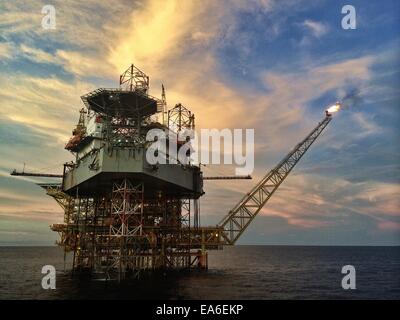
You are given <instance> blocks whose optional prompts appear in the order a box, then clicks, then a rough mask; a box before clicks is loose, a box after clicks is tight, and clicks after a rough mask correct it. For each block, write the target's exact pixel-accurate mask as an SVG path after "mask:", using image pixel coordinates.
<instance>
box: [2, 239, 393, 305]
mask: <svg viewBox="0 0 400 320" xmlns="http://www.w3.org/2000/svg"><path fill="white" fill-rule="evenodd" d="M45 264H51V265H54V266H55V267H56V269H57V270H58V272H57V289H56V290H43V289H42V288H41V277H42V274H41V273H40V271H41V268H42V266H43V265H45ZM347 264H351V265H354V266H355V268H356V271H357V278H356V280H357V289H356V290H348V291H345V290H343V289H342V288H341V279H342V276H343V275H342V274H341V267H342V266H343V265H347ZM63 266H64V263H63V253H62V251H61V249H59V248H56V247H30V248H28V247H13V248H12V247H0V298H1V299H157V298H158V299H400V273H399V271H400V247H294V246H236V247H231V248H225V249H224V250H223V251H218V252H211V253H210V257H209V270H208V271H206V272H190V273H182V272H181V273H179V274H174V275H173V274H169V275H167V276H159V277H157V278H151V279H144V280H141V281H136V282H129V283H124V284H117V283H115V282H104V281H93V280H88V279H80V280H79V279H76V278H75V279H72V278H71V277H70V276H69V275H68V274H65V273H64V272H63Z"/></svg>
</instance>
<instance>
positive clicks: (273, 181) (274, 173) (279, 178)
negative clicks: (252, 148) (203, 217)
mask: <svg viewBox="0 0 400 320" xmlns="http://www.w3.org/2000/svg"><path fill="white" fill-rule="evenodd" d="M331 120H332V117H331V116H329V115H327V116H326V117H325V119H324V120H323V121H322V122H320V123H319V124H318V126H317V127H315V129H314V130H312V131H311V133H310V134H309V135H308V136H307V137H306V138H305V139H304V140H303V141H302V142H300V143H299V144H298V145H297V146H296V147H295V148H294V149H293V150H292V151H291V152H289V154H288V155H287V156H286V157H285V158H284V159H283V160H282V161H281V162H280V163H279V164H278V165H277V166H276V167H275V168H274V169H272V170H271V171H270V172H269V173H268V174H267V175H266V176H265V177H264V178H263V179H262V180H261V181H260V182H259V183H258V184H257V185H256V186H255V187H254V188H253V189H252V190H251V191H250V192H249V193H248V194H246V195H245V196H244V197H243V198H242V200H240V202H239V203H238V204H237V205H236V206H235V207H234V208H233V209H232V210H231V211H229V213H228V215H227V216H226V217H224V219H222V220H221V222H220V223H219V226H220V227H221V228H223V232H222V237H223V239H224V240H225V242H226V244H229V245H233V244H234V243H235V242H236V240H237V239H238V238H239V237H240V236H241V234H242V233H243V232H244V231H245V230H246V228H247V227H248V225H249V224H250V222H251V221H252V220H253V219H254V217H255V216H256V215H257V214H258V213H259V212H260V210H261V209H262V207H263V206H264V205H265V204H266V202H267V201H268V200H269V199H270V198H271V196H272V195H273V194H274V192H275V191H276V190H277V189H278V187H279V186H280V185H281V183H282V182H283V181H284V180H285V178H286V177H287V176H288V174H289V173H290V171H291V170H292V169H293V168H294V166H295V165H296V164H297V162H298V161H299V160H300V159H301V157H302V156H303V155H304V153H305V152H306V151H307V150H308V148H309V147H310V146H311V145H312V144H313V142H314V141H315V140H316V139H317V138H318V136H319V135H320V134H321V132H322V131H323V130H324V129H325V127H326V126H327V125H328V123H329V122H330V121H331Z"/></svg>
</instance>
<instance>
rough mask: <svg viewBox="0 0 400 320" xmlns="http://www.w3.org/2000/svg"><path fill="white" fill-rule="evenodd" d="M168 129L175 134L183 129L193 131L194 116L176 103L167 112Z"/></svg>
mask: <svg viewBox="0 0 400 320" xmlns="http://www.w3.org/2000/svg"><path fill="white" fill-rule="evenodd" d="M168 127H169V128H170V129H171V130H173V131H175V132H180V131H182V130H184V129H191V130H193V129H194V128H195V123H194V114H193V113H192V112H191V111H190V110H189V109H187V108H185V107H184V106H183V105H182V104H180V103H178V104H177V105H175V107H173V108H172V109H170V110H168Z"/></svg>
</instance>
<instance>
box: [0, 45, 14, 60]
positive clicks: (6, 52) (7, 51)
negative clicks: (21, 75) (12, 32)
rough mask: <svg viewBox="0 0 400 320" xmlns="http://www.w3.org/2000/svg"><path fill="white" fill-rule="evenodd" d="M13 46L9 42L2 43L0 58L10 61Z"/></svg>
mask: <svg viewBox="0 0 400 320" xmlns="http://www.w3.org/2000/svg"><path fill="white" fill-rule="evenodd" d="M11 53H12V46H11V45H10V44H9V43H7V42H0V58H1V59H9V58H11V57H12V54H11Z"/></svg>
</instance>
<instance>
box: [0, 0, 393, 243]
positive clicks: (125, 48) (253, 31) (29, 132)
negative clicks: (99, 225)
mask: <svg viewBox="0 0 400 320" xmlns="http://www.w3.org/2000/svg"><path fill="white" fill-rule="evenodd" d="M47 4H50V5H53V6H54V8H55V12H56V27H55V29H44V28H43V27H42V23H41V21H42V18H43V17H44V16H45V14H42V12H41V11H42V7H43V6H44V5H47ZM346 4H351V5H353V6H354V8H355V9H356V29H354V30H345V29H343V28H342V25H341V21H342V18H343V16H344V15H343V14H342V13H341V10H342V7H343V6H344V5H346ZM399 12H400V2H399V1H396V0H393V1H391V0H384V1H376V0H375V1H355V0H354V1H353V0H350V1H340V0H338V1H329V0H315V1H306V0H280V1H277V0H276V1H274V0H250V1H238V0H221V1H213V0H203V1H174V0H169V1H156V0H147V1H127V0H121V1H117V0H114V1H95V0H86V1H77V0H76V1H75V0H68V1H50V0H46V1H39V0H34V1H20V0H14V1H2V2H0V70H1V73H0V150H1V157H0V245H52V244H54V241H55V240H56V239H57V237H58V236H57V234H56V233H54V232H52V231H50V229H49V225H50V224H52V223H57V222H62V217H63V213H62V210H61V208H60V207H59V206H58V205H57V204H56V202H55V201H54V200H52V199H51V198H50V197H48V196H46V195H45V192H44V190H42V189H41V188H40V187H38V186H37V185H35V182H47V181H51V180H49V179H47V180H38V179H32V178H24V177H11V176H10V175H9V173H10V171H11V170H12V169H14V168H16V169H18V170H21V169H22V167H23V163H26V170H32V171H33V170H35V171H43V172H54V173H57V172H61V170H62V169H61V168H62V164H63V163H64V162H67V161H70V160H71V159H72V156H71V155H70V154H69V153H68V152H67V151H66V150H64V146H65V143H66V141H67V140H68V138H69V136H70V134H71V130H72V128H73V127H74V126H75V125H76V123H77V120H78V115H79V114H78V110H79V109H80V108H82V106H83V105H82V102H81V101H80V96H81V95H83V94H86V93H88V92H89V91H91V90H94V89H96V88H98V87H106V88H109V87H117V86H118V79H119V74H121V73H122V72H123V71H124V70H125V69H126V68H127V67H128V66H129V65H130V64H131V63H134V64H135V65H136V66H138V67H139V68H140V69H142V70H143V71H144V72H145V73H146V74H148V75H149V76H150V94H151V95H153V96H158V97H160V95H161V84H164V85H165V87H166V93H167V101H168V105H169V106H170V107H171V106H174V105H175V104H176V103H178V102H181V103H182V104H184V105H185V106H187V107H188V108H189V109H191V110H192V111H193V112H194V113H195V114H196V126H197V128H217V129H223V128H231V129H233V128H244V129H245V128H252V129H254V130H255V170H254V172H253V174H252V176H253V180H249V181H248V180H238V181H206V182H205V192H206V194H205V195H204V196H203V197H202V199H201V210H202V218H201V222H202V224H203V225H208V224H212V225H215V224H216V223H217V222H218V221H219V220H220V219H221V218H222V217H223V216H224V215H225V214H226V213H227V212H228V211H229V210H230V209H231V208H232V207H233V206H234V205H235V204H236V202H237V201H239V200H240V198H241V196H242V195H243V193H244V192H246V191H248V190H250V189H251V187H252V186H253V185H254V184H256V182H257V181H258V180H259V179H261V178H262V177H263V176H264V175H265V174H266V173H267V172H268V170H269V169H271V168H272V167H273V166H274V165H275V164H276V163H277V162H279V160H280V159H281V158H282V157H283V156H285V154H286V153H287V152H288V151H289V150H291V148H293V147H294V146H295V145H296V144H297V143H298V142H299V141H300V140H302V139H303V138H304V137H305V136H306V135H307V134H308V132H310V131H311V129H312V128H314V127H315V126H316V125H317V123H318V122H319V121H321V120H322V119H323V116H324V110H325V107H326V106H328V105H330V104H332V103H334V102H336V101H337V100H339V99H342V98H343V97H344V96H346V94H347V93H349V92H356V93H357V96H356V99H353V101H352V103H351V106H350V107H348V108H346V109H345V110H343V111H341V112H339V113H338V114H336V115H335V117H334V119H333V121H332V122H331V123H330V124H329V126H328V127H327V128H326V130H325V131H324V132H323V134H322V136H321V137H320V138H319V139H318V140H317V141H316V142H315V143H314V145H313V146H312V147H311V149H310V150H309V151H308V152H307V153H306V155H305V156H304V157H303V158H302V159H301V161H300V162H299V163H298V164H297V166H296V167H295V169H294V171H293V172H292V173H291V174H290V176H289V177H288V178H287V179H286V180H285V182H284V183H283V184H282V186H281V187H280V188H279V190H278V191H277V192H276V193H275V194H274V196H273V197H272V198H271V200H270V201H269V203H268V204H267V205H266V206H265V207H264V208H263V209H262V211H261V212H260V214H259V216H257V217H256V219H255V220H254V221H253V223H252V224H251V226H250V227H249V228H248V229H247V231H246V232H245V233H244V235H243V236H242V238H241V239H240V240H239V241H238V244H266V245H400V203H399V202H400V200H399V199H400V197H399V195H400V184H399V182H400V168H399V163H400V161H399V160H400V145H399V134H400V132H399V130H400V129H399V125H398V123H399V120H400V110H399V107H400V105H399V102H400V93H399V88H400V72H399V71H400V59H399V53H400V37H399V35H400V33H399V31H400V21H399V19H400V16H399ZM204 170H205V173H206V174H207V173H209V174H211V173H212V174H213V175H215V174H228V175H230V174H233V168H232V167H229V166H226V167H224V166H209V167H206V168H205V169H204Z"/></svg>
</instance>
